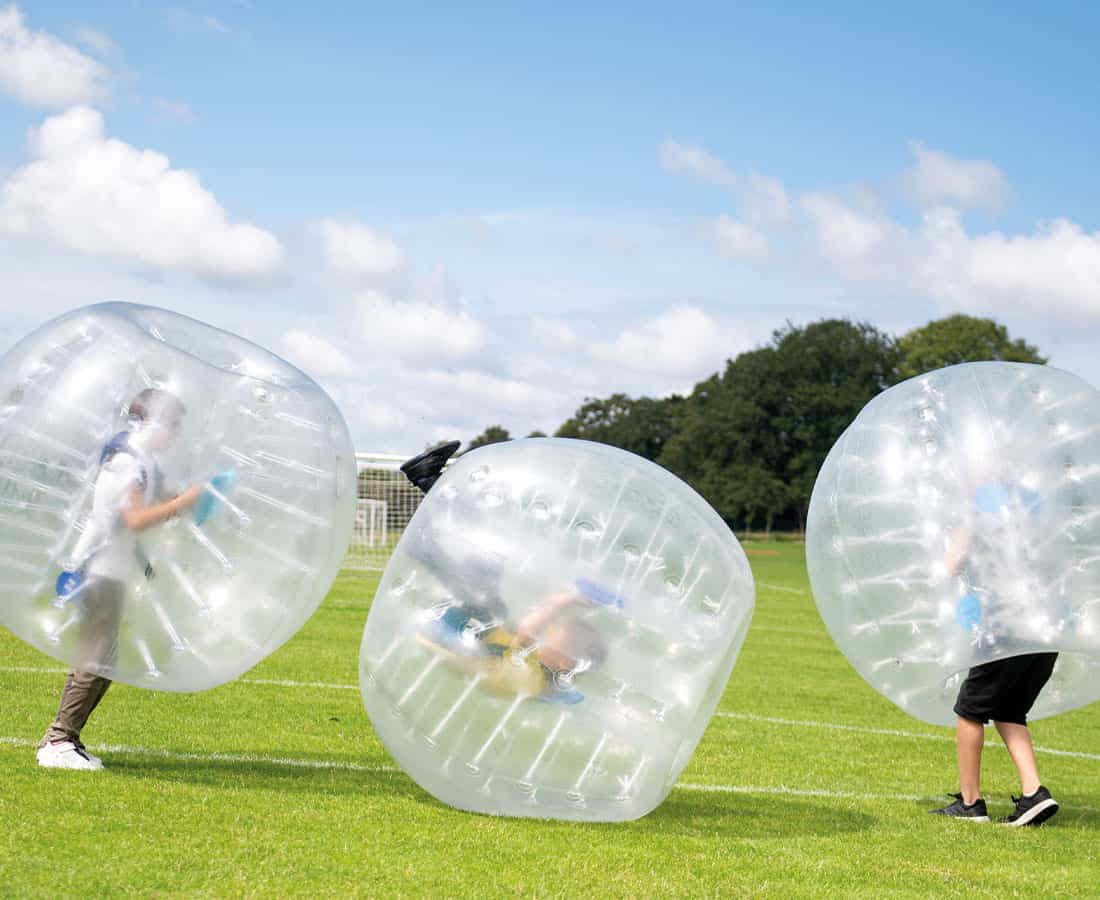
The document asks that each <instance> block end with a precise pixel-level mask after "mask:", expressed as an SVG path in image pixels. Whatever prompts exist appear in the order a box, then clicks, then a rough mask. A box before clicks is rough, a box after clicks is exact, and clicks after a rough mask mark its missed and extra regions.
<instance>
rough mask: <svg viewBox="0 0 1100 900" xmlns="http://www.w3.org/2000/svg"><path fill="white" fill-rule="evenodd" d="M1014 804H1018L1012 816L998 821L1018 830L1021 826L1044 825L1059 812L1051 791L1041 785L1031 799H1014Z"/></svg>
mask: <svg viewBox="0 0 1100 900" xmlns="http://www.w3.org/2000/svg"><path fill="white" fill-rule="evenodd" d="M1012 802H1013V803H1015V804H1016V809H1014V810H1013V811H1012V815H1010V816H1005V817H1004V818H1003V819H998V820H997V821H998V822H1000V823H1001V824H1002V825H1012V826H1014V827H1017V828H1018V827H1020V826H1021V825H1042V824H1043V823H1044V822H1045V821H1046V820H1047V819H1049V818H1050V817H1051V816H1053V815H1054V814H1055V813H1056V812H1058V801H1057V800H1055V799H1054V798H1053V797H1052V796H1050V791H1048V790H1047V789H1046V788H1045V787H1043V786H1042V785H1039V790H1037V791H1036V792H1035V793H1034V794H1032V795H1031V796H1030V797H1013V798H1012Z"/></svg>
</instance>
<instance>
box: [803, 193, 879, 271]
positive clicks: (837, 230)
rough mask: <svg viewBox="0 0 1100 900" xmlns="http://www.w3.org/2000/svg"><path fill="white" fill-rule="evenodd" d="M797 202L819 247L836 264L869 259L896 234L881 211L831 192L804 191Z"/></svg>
mask: <svg viewBox="0 0 1100 900" xmlns="http://www.w3.org/2000/svg"><path fill="white" fill-rule="evenodd" d="M800 202H801V206H802V211H803V212H804V213H805V214H806V215H807V216H808V218H809V220H810V223H811V225H812V226H813V230H814V235H815V237H816V240H817V244H818V248H819V249H820V251H821V252H822V254H823V255H824V256H825V258H826V259H828V260H829V261H830V262H832V263H835V264H838V265H846V264H852V263H860V262H865V261H872V260H873V259H874V258H875V257H876V255H877V254H879V252H880V251H881V250H883V248H885V247H887V245H888V243H889V242H890V240H891V238H892V237H894V236H896V234H897V229H896V228H895V226H894V225H893V223H891V222H890V221H889V220H888V219H886V218H885V217H884V216H882V215H881V214H879V213H877V212H873V211H864V210H859V209H855V208H854V207H852V206H850V205H848V204H847V203H845V202H844V201H843V200H841V199H840V198H839V197H837V196H835V195H833V194H805V195H803V196H802V197H801V198H800Z"/></svg>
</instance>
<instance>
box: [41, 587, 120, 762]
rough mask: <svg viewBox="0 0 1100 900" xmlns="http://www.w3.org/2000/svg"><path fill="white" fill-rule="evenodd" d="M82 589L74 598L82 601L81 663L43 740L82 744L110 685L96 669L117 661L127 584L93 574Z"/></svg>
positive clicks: (67, 681)
mask: <svg viewBox="0 0 1100 900" xmlns="http://www.w3.org/2000/svg"><path fill="white" fill-rule="evenodd" d="M82 593H83V596H82V597H81V599H79V600H77V601H74V602H77V603H81V604H82V605H83V610H82V613H83V614H82V618H81V621H80V625H79V628H80V636H79V638H78V643H77V649H78V665H77V666H76V667H75V668H74V669H73V670H72V671H71V672H70V673H69V675H68V677H67V678H66V679H65V687H64V688H63V689H62V691H61V704H60V706H59V707H58V710H57V718H56V719H54V721H53V723H52V724H51V725H50V727H49V728H48V729H47V730H46V734H45V736H44V737H43V738H42V744H46V743H47V742H57V741H72V742H73V743H74V744H76V745H77V746H78V747H80V746H83V744H81V742H80V732H81V730H82V729H83V728H84V725H85V723H86V722H87V721H88V717H89V716H90V715H91V714H92V711H93V710H94V709H95V708H96V707H97V706H98V705H99V701H100V700H102V699H103V695H104V694H106V693H107V688H109V687H110V686H111V680H110V679H109V678H104V677H103V676H102V675H98V674H96V673H97V672H109V671H110V670H111V668H112V666H113V665H114V662H115V657H116V655H117V653H118V628H119V623H120V622H121V619H122V601H123V599H124V598H125V596H126V585H125V584H123V583H122V582H121V581H115V580H113V579H110V578H93V579H90V580H89V584H88V587H87V588H85V590H84V591H83V592H82ZM42 744H40V745H39V746H41V745H42Z"/></svg>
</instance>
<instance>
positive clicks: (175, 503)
mask: <svg viewBox="0 0 1100 900" xmlns="http://www.w3.org/2000/svg"><path fill="white" fill-rule="evenodd" d="M205 489H206V488H205V486H204V485H201V484H195V485H192V486H191V487H189V488H188V489H187V490H185V491H184V492H183V493H182V494H180V495H179V496H178V497H173V498H172V499H171V500H166V501H164V502H163V503H154V504H152V505H146V503H145V493H144V491H142V489H141V488H140V487H139V486H137V485H135V486H134V487H133V488H131V490H130V493H129V495H128V496H127V498H126V501H127V502H126V505H125V506H124V507H123V509H122V521H123V523H124V524H125V525H126V527H127V528H129V529H130V530H131V531H144V530H145V529H146V528H150V527H152V526H153V525H159V524H160V523H161V522H164V521H167V520H168V519H171V518H172V517H173V516H178V515H179V514H180V513H182V512H184V511H185V510H187V509H189V508H191V507H192V506H194V505H195V503H196V502H198V499H199V497H201V496H202V492H203V491H204V490H205Z"/></svg>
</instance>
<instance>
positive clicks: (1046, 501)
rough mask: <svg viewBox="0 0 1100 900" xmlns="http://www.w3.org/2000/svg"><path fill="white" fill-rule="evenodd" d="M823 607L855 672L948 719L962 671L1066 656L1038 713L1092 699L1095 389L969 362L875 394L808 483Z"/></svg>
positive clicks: (812, 558)
mask: <svg viewBox="0 0 1100 900" xmlns="http://www.w3.org/2000/svg"><path fill="white" fill-rule="evenodd" d="M806 555H807V562H808V565H809V571H810V581H811V584H812V586H813V593H814V597H815V599H816V601H817V605H818V609H819V610H820V612H821V615H822V617H823V618H824V620H825V624H826V625H827V626H828V629H829V631H830V633H831V634H832V636H833V638H834V639H835V640H836V642H837V644H838V645H839V647H840V649H841V650H842V651H843V653H844V655H845V656H846V657H847V658H848V660H849V661H850V662H851V663H852V665H853V666H855V668H856V669H857V670H858V671H859V673H860V674H861V675H862V676H863V677H864V678H865V679H866V680H867V681H868V683H870V684H871V685H872V686H873V687H874V688H875V690H877V691H879V692H880V693H882V694H883V695H885V696H886V697H888V698H889V699H890V700H892V701H893V702H894V703H896V704H897V705H898V706H900V707H901V708H902V709H904V710H906V711H907V712H909V713H911V714H912V715H913V716H915V717H917V718H918V719H922V720H924V721H926V722H932V723H936V724H944V725H947V724H953V723H954V721H955V716H954V714H953V712H952V706H953V704H954V702H955V697H956V695H957V693H958V688H959V685H960V684H961V682H962V680H963V679H964V678H965V676H966V673H967V670H968V669H969V668H970V667H972V666H975V665H979V664H982V663H986V662H990V661H992V660H996V659H1002V658H1006V657H1011V656H1019V655H1022V654H1027V653H1036V652H1050V651H1059V652H1060V654H1061V655H1060V656H1059V659H1058V664H1057V666H1056V668H1055V671H1054V675H1053V677H1052V678H1051V681H1050V682H1049V683H1048V684H1047V686H1046V688H1045V689H1044V691H1043V693H1042V694H1040V696H1039V699H1038V701H1037V703H1036V705H1035V707H1034V709H1033V710H1032V713H1031V718H1041V717H1043V716H1050V715H1053V714H1055V713H1059V712H1063V711H1065V710H1069V709H1074V708H1075V707H1079V706H1083V705H1085V704H1087V703H1091V702H1093V701H1094V700H1096V699H1098V698H1100V393H1098V392H1097V391H1096V390H1095V389H1093V388H1092V387H1091V386H1090V385H1088V384H1086V383H1085V382H1084V381H1082V380H1081V379H1079V378H1077V377H1076V376H1074V375H1071V374H1069V373H1067V372H1063V371H1060V370H1057V369H1052V368H1049V367H1046V366H1036V365H1027V364H1022V363H1005V362H985V363H968V364H965V365H958V366H951V367H949V368H945V369H940V370H937V371H935V372H931V373H929V374H927V375H922V376H920V377H918V378H913V379H910V380H909V381H906V382H904V383H902V384H899V385H897V386H895V387H893V388H891V389H889V390H887V391H885V392H883V393H882V394H880V395H879V396H878V397H876V398H875V399H873V400H872V401H871V402H870V403H868V404H867V406H866V407H864V409H863V410H862V411H861V412H860V414H859V415H858V416H857V417H856V419H855V421H854V422H853V423H852V424H851V425H850V426H849V428H848V429H847V430H846V431H845V432H844V434H843V435H842V436H841V438H840V440H838V441H837V443H836V445H835V446H834V447H833V449H832V451H831V452H830V453H829V456H828V458H827V459H826V461H825V464H824V465H823V466H822V469H821V472H820V474H819V475H818V479H817V483H816V484H815V486H814V491H813V497H812V499H811V502H810V511H809V517H808V523H807V529H806Z"/></svg>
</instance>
